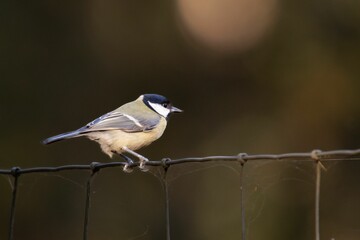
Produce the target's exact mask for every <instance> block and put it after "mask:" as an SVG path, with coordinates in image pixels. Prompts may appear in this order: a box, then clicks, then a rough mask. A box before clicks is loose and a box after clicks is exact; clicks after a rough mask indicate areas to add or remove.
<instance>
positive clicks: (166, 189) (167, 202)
mask: <svg viewBox="0 0 360 240" xmlns="http://www.w3.org/2000/svg"><path fill="white" fill-rule="evenodd" d="M169 160H170V159H167V158H164V159H163V160H162V166H163V168H164V175H163V178H162V183H163V187H164V195H165V196H164V197H165V221H166V240H170V239H171V235H170V200H169V182H168V180H167V175H168V170H169V167H170V166H169V165H168V164H167V162H168V161H169Z"/></svg>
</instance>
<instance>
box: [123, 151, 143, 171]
mask: <svg viewBox="0 0 360 240" xmlns="http://www.w3.org/2000/svg"><path fill="white" fill-rule="evenodd" d="M122 150H123V151H124V152H127V153H129V154H131V155H133V156H135V157H137V158H138V159H139V161H140V166H139V168H140V169H141V170H142V171H148V169H147V168H146V167H145V164H146V162H148V161H149V159H147V158H146V157H144V156H143V155H141V154H138V153H137V152H134V151H133V150H131V149H129V148H127V147H122Z"/></svg>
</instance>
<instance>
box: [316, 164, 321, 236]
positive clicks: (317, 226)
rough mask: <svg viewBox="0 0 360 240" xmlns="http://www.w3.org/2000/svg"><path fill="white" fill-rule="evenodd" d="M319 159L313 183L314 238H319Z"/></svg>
mask: <svg viewBox="0 0 360 240" xmlns="http://www.w3.org/2000/svg"><path fill="white" fill-rule="evenodd" d="M321 168H322V164H321V162H320V161H317V162H316V180H315V181H316V185H315V240H320V183H321Z"/></svg>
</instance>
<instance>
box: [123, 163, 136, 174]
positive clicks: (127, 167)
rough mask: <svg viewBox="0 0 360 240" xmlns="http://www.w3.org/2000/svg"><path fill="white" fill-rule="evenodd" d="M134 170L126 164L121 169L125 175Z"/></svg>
mask: <svg viewBox="0 0 360 240" xmlns="http://www.w3.org/2000/svg"><path fill="white" fill-rule="evenodd" d="M133 170H134V169H133V168H132V167H130V166H129V164H128V163H126V164H125V165H124V167H123V171H124V172H126V173H131V172H132V171H133Z"/></svg>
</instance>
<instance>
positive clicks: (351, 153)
mask: <svg viewBox="0 0 360 240" xmlns="http://www.w3.org/2000/svg"><path fill="white" fill-rule="evenodd" d="M256 160H273V161H274V160H291V161H313V162H314V163H315V164H316V168H315V213H314V216H315V226H314V228H315V237H314V239H315V240H320V217H319V211H320V185H321V170H322V169H325V168H324V166H323V165H322V163H321V162H328V161H359V160H360V149H355V150H332V151H321V150H313V151H311V152H304V153H284V154H257V155H250V154H246V153H240V154H238V155H233V156H208V157H187V158H179V159H170V158H163V159H161V160H156V161H148V162H146V163H145V165H148V166H154V167H162V168H163V169H164V170H165V175H164V177H163V185H164V196H165V207H166V209H165V210H166V211H165V213H166V216H165V218H166V239H167V240H170V212H169V205H170V203H169V192H168V183H167V179H166V173H167V170H168V168H169V167H171V166H172V165H178V164H186V163H203V162H214V161H225V162H226V161H229V162H238V163H239V164H240V166H241V170H240V181H239V184H240V190H241V191H240V193H241V197H240V198H241V199H240V201H241V202H240V208H241V221H242V222H241V229H242V233H241V239H242V240H246V232H245V226H246V225H245V207H244V201H243V199H244V194H243V182H244V180H243V171H244V167H245V165H246V163H247V162H248V161H256ZM139 165H140V164H139V162H133V163H131V164H127V163H126V162H108V163H99V162H93V163H91V164H87V165H64V166H58V167H33V168H20V167H13V168H11V169H0V175H9V176H12V177H13V184H12V200H11V206H10V221H9V228H8V239H9V240H13V239H14V223H15V209H16V198H17V192H18V181H19V178H20V177H21V175H24V174H31V173H51V172H61V171H89V172H90V175H89V178H88V180H87V183H86V197H85V211H84V225H83V239H84V240H87V239H88V224H89V209H90V201H91V194H90V193H91V185H92V182H93V180H94V177H95V175H96V174H97V173H98V172H99V170H100V169H104V168H113V167H125V166H126V167H127V169H132V168H135V167H139Z"/></svg>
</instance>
